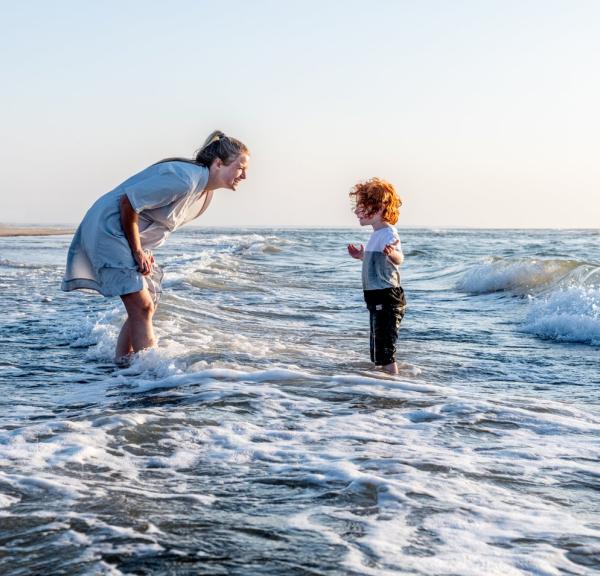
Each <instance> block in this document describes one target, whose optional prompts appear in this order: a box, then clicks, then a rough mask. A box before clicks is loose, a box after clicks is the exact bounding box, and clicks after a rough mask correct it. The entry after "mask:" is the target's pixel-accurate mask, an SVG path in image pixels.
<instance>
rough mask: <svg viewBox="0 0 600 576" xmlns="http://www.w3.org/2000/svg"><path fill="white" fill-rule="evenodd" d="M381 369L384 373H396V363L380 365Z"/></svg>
mask: <svg viewBox="0 0 600 576" xmlns="http://www.w3.org/2000/svg"><path fill="white" fill-rule="evenodd" d="M382 369H383V371H384V372H385V373H386V374H398V364H396V363H395V362H392V363H391V364H386V365H385V366H382Z"/></svg>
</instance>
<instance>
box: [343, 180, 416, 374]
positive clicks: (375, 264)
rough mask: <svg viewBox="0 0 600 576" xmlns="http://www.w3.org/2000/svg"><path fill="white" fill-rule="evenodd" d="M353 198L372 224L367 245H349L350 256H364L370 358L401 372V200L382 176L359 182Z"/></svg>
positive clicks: (361, 219) (387, 369)
mask: <svg viewBox="0 0 600 576" xmlns="http://www.w3.org/2000/svg"><path fill="white" fill-rule="evenodd" d="M350 198H351V199H352V200H353V201H354V204H355V209H354V213H355V214H356V216H357V217H358V221H359V222H360V225H361V226H367V225H371V226H372V227H373V234H371V237H370V238H369V242H368V243H367V247H366V249H365V247H364V246H363V245H362V244H361V245H360V247H356V246H355V245H354V244H349V245H348V253H349V254H350V256H352V258H356V259H357V260H362V282H363V290H364V297H365V302H366V303H367V308H368V310H369V314H370V320H371V321H370V326H371V337H370V350H371V361H372V362H374V363H375V365H376V366H382V367H383V370H384V371H385V372H387V373H388V374H398V365H397V364H396V339H397V338H398V329H399V327H400V322H401V320H402V318H403V317H404V309H405V306H406V301H405V299H404V290H402V287H401V286H400V268H399V267H400V265H401V264H402V262H404V255H403V254H402V248H401V246H400V237H399V236H398V231H397V230H396V228H395V227H394V224H396V222H398V216H399V213H400V206H401V205H402V201H401V200H400V197H399V196H398V194H397V193H396V190H395V189H394V187H393V186H392V185H391V184H390V183H389V182H386V181H385V180H380V179H379V178H371V179H370V180H367V181H366V182H360V183H358V184H356V186H354V188H352V190H351V192H350Z"/></svg>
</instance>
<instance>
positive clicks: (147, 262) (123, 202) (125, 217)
mask: <svg viewBox="0 0 600 576" xmlns="http://www.w3.org/2000/svg"><path fill="white" fill-rule="evenodd" d="M119 210H120V213H121V226H122V227H123V232H125V238H127V242H129V247H130V248H131V253H132V254H133V257H134V258H135V261H136V262H137V265H138V268H139V271H140V272H141V273H142V274H143V275H144V276H148V274H150V272H152V260H151V258H150V257H149V256H148V255H147V254H146V253H145V252H144V250H143V248H142V241H141V240H140V229H139V225H138V215H137V212H136V211H135V210H134V209H133V206H131V202H130V201H129V198H127V195H126V194H123V196H121V198H120V200H119Z"/></svg>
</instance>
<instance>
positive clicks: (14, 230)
mask: <svg viewBox="0 0 600 576" xmlns="http://www.w3.org/2000/svg"><path fill="white" fill-rule="evenodd" d="M73 232H75V229H74V228H68V227H66V226H65V227H62V226H11V225H9V224H0V237H1V236H57V235H60V234H73Z"/></svg>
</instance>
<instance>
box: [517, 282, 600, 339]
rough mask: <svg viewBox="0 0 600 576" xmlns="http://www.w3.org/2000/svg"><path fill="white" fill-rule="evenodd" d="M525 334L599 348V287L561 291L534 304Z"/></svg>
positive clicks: (532, 304)
mask: <svg viewBox="0 0 600 576" xmlns="http://www.w3.org/2000/svg"><path fill="white" fill-rule="evenodd" d="M521 328H522V330H523V331H524V332H528V333H530V334H534V335H536V336H540V337H541V338H547V339H550V340H556V341H560V342H581V343H584V344H591V345H593V346H600V287H596V288H593V287H590V288H585V287H581V286H578V287H572V288H566V289H561V290H558V291H555V292H552V293H550V294H547V295H543V296H541V297H538V298H533V299H532V300H531V305H530V308H529V312H528V314H527V317H526V318H525V320H524V322H523V324H522V326H521Z"/></svg>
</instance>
